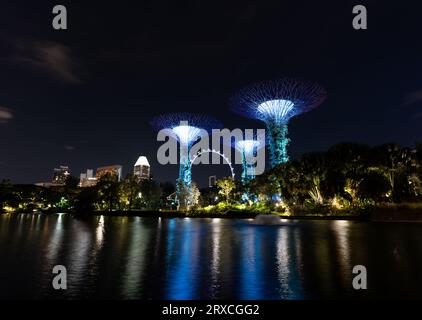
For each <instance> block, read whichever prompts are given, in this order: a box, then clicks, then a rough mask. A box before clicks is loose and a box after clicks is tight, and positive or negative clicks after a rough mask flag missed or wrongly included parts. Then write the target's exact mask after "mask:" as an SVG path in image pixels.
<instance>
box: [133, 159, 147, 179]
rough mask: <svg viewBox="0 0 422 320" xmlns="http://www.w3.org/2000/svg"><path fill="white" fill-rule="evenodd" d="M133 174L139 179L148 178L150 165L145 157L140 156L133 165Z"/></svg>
mask: <svg viewBox="0 0 422 320" xmlns="http://www.w3.org/2000/svg"><path fill="white" fill-rule="evenodd" d="M133 175H134V176H136V177H138V178H139V179H149V178H150V165H149V162H148V159H147V157H145V156H140V157H139V158H138V160H137V161H136V163H135V165H134V166H133Z"/></svg>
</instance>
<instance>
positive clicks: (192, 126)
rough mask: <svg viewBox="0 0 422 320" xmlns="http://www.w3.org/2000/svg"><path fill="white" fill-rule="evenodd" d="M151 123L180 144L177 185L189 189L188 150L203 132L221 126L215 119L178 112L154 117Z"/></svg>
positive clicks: (189, 168) (190, 179) (190, 176)
mask: <svg viewBox="0 0 422 320" xmlns="http://www.w3.org/2000/svg"><path fill="white" fill-rule="evenodd" d="M151 125H152V127H153V128H154V129H156V130H157V131H160V130H166V131H167V132H168V135H169V136H172V137H174V138H175V139H176V140H177V141H178V142H179V144H180V159H179V178H178V180H177V185H179V183H182V184H183V185H184V186H185V187H186V188H188V189H189V190H190V186H191V182H192V174H191V161H190V156H189V153H190V150H191V147H192V145H193V144H194V143H195V142H197V141H198V140H199V139H200V138H201V137H202V136H203V134H204V133H205V132H209V131H210V130H212V129H219V128H221V127H222V125H221V123H220V122H219V121H217V120H216V119H214V118H212V117H210V116H207V115H204V114H196V113H187V112H178V113H169V114H166V115H161V116H157V117H155V118H154V119H153V120H152V121H151Z"/></svg>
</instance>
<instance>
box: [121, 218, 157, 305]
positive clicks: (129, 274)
mask: <svg viewBox="0 0 422 320" xmlns="http://www.w3.org/2000/svg"><path fill="white" fill-rule="evenodd" d="M129 228H130V231H129V248H128V249H127V258H126V259H125V260H126V263H125V267H124V272H123V280H122V295H123V297H124V298H125V299H134V298H137V297H139V292H142V291H143V290H142V285H141V284H142V280H143V275H144V270H145V266H146V261H145V260H146V254H147V250H148V246H149V243H150V241H149V240H150V233H151V231H150V230H149V229H148V228H146V227H144V226H143V224H142V221H141V220H140V218H139V217H136V218H135V219H134V221H133V222H132V223H131V224H130V225H129Z"/></svg>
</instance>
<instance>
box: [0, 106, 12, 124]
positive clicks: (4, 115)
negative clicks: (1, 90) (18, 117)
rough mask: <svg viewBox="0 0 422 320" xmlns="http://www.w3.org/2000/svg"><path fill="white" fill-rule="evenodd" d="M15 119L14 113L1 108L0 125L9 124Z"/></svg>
mask: <svg viewBox="0 0 422 320" xmlns="http://www.w3.org/2000/svg"><path fill="white" fill-rule="evenodd" d="M12 119H13V113H12V111H11V110H9V109H7V108H3V107H0V123H2V122H3V123H4V122H8V121H10V120H12Z"/></svg>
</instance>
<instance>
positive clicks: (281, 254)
mask: <svg viewBox="0 0 422 320" xmlns="http://www.w3.org/2000/svg"><path fill="white" fill-rule="evenodd" d="M289 236H290V231H289V229H287V228H280V229H279V231H278V235H277V269H278V282H279V283H280V291H281V292H280V294H281V297H282V298H283V297H285V296H289V295H290V294H291V290H290V287H289V275H290V269H289V266H290V263H291V262H290V253H289V244H288V240H289Z"/></svg>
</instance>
